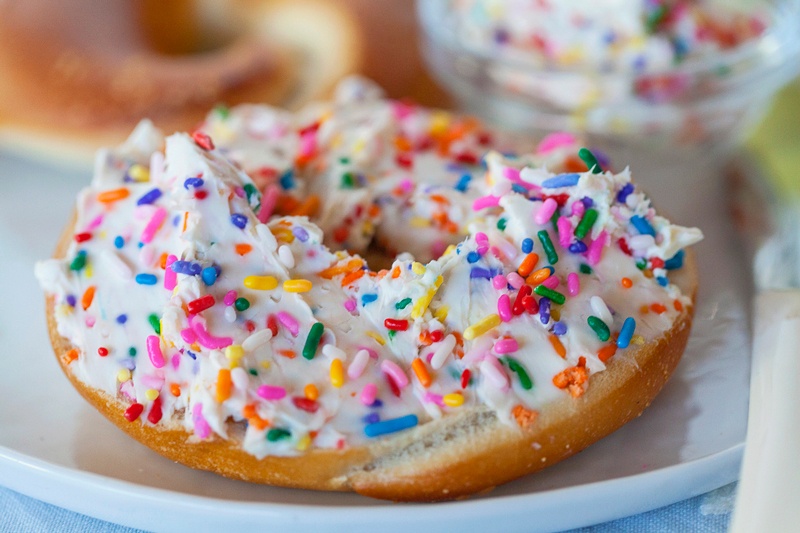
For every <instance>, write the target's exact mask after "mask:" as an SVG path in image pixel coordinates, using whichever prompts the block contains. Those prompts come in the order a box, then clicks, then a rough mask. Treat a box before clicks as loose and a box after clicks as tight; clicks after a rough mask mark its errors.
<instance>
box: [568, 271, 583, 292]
mask: <svg viewBox="0 0 800 533" xmlns="http://www.w3.org/2000/svg"><path fill="white" fill-rule="evenodd" d="M580 290H581V280H580V278H579V277H578V274H576V273H575V272H570V273H569V274H568V275H567V293H569V295H570V296H575V295H577V294H578V292H579V291H580Z"/></svg>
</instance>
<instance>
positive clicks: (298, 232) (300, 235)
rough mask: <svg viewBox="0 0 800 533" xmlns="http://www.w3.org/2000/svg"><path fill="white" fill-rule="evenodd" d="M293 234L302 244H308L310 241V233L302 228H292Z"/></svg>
mask: <svg viewBox="0 0 800 533" xmlns="http://www.w3.org/2000/svg"><path fill="white" fill-rule="evenodd" d="M292 234H293V235H294V236H295V237H297V239H298V240H299V241H300V242H306V241H307V240H308V232H307V231H306V229H305V228H302V227H300V226H295V227H294V228H292Z"/></svg>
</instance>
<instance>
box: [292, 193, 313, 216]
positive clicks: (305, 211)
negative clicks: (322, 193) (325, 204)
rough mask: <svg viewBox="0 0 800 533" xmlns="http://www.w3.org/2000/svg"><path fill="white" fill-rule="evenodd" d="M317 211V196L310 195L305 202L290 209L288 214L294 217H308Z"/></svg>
mask: <svg viewBox="0 0 800 533" xmlns="http://www.w3.org/2000/svg"><path fill="white" fill-rule="evenodd" d="M317 210H319V196H316V195H314V194H312V195H310V196H309V197H308V198H306V200H305V201H304V202H303V203H302V204H300V205H298V206H297V207H295V208H294V209H292V210H291V211H290V212H289V214H290V215H292V216H295V217H310V216H313V215H314V214H315V213H316V212H317Z"/></svg>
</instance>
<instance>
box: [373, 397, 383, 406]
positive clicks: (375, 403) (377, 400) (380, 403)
mask: <svg viewBox="0 0 800 533" xmlns="http://www.w3.org/2000/svg"><path fill="white" fill-rule="evenodd" d="M370 407H376V408H377V407H383V402H382V401H380V400H379V399H377V398H375V401H374V402H372V405H370Z"/></svg>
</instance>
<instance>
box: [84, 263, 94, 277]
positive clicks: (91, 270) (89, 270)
mask: <svg viewBox="0 0 800 533" xmlns="http://www.w3.org/2000/svg"><path fill="white" fill-rule="evenodd" d="M83 272H84V274H86V277H87V278H91V277H92V276H94V267H93V266H92V264H91V263H86V267H85V268H84V269H83Z"/></svg>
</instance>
